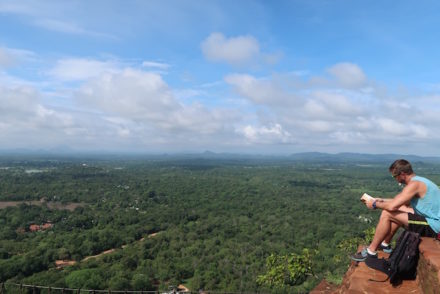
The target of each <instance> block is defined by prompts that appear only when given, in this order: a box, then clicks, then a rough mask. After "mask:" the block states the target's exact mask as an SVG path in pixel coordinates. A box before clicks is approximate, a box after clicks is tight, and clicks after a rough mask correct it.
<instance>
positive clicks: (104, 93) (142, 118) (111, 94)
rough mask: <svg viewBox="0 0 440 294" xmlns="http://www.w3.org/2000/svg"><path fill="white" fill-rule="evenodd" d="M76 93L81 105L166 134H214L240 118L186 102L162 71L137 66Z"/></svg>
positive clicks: (100, 78) (104, 76) (105, 76)
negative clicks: (167, 82)
mask: <svg viewBox="0 0 440 294" xmlns="http://www.w3.org/2000/svg"><path fill="white" fill-rule="evenodd" d="M76 96H77V99H78V103H80V104H81V105H85V106H87V107H92V108H94V109H96V110H99V111H101V112H103V113H105V114H108V115H112V116H114V117H120V118H123V119H125V120H131V121H134V122H136V123H138V124H145V125H148V126H149V127H152V128H153V129H155V131H156V132H158V133H160V134H161V135H164V136H167V135H171V134H173V135H175V134H179V132H182V133H185V134H186V133H188V132H190V133H191V132H192V133H193V134H194V135H196V134H199V135H200V134H211V133H215V132H217V131H220V130H222V129H223V128H224V126H225V125H228V124H230V123H231V121H233V120H236V119H237V117H238V116H236V115H234V114H233V112H231V113H232V114H228V113H229V112H230V111H226V110H221V109H216V110H212V111H211V110H209V109H208V108H206V107H204V106H203V105H202V104H200V103H193V104H191V105H184V104H183V103H181V101H179V100H177V99H176V97H175V96H174V94H173V91H172V89H170V88H169V86H168V85H167V84H166V83H165V81H164V80H163V79H162V77H161V76H160V75H159V74H157V73H151V72H143V71H139V70H134V69H125V70H122V71H120V72H116V73H106V74H103V75H102V76H100V77H98V78H95V79H90V80H89V81H88V82H87V83H85V84H84V85H83V86H82V87H81V89H80V90H79V91H78V92H77V94H76Z"/></svg>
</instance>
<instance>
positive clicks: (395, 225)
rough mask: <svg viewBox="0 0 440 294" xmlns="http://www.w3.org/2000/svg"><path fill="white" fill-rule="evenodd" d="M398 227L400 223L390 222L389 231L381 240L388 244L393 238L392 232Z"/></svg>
mask: <svg viewBox="0 0 440 294" xmlns="http://www.w3.org/2000/svg"><path fill="white" fill-rule="evenodd" d="M398 228H400V225H398V224H396V223H394V222H391V231H390V233H389V234H388V235H387V236H386V237H385V239H384V240H383V241H384V242H385V243H388V244H390V243H391V240H392V239H393V236H394V234H395V233H396V231H397V229H398Z"/></svg>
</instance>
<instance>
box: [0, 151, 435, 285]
mask: <svg viewBox="0 0 440 294" xmlns="http://www.w3.org/2000/svg"><path fill="white" fill-rule="evenodd" d="M205 155H206V154H205ZM205 155H201V156H189V157H185V156H156V157H154V156H150V157H146V156H145V157H86V156H84V157H81V158H80V157H60V156H58V157H49V156H45V157H31V156H3V157H1V158H0V283H2V282H6V283H23V284H31V285H47V286H51V287H62V288H81V289H112V290H158V291H162V290H164V289H167V288H168V286H170V285H180V284H181V285H184V286H186V287H187V288H189V289H190V290H191V291H193V292H197V291H199V290H200V289H204V290H209V291H219V292H307V291H309V290H310V289H312V288H313V287H314V286H315V285H316V284H317V283H319V282H320V281H321V280H322V279H324V278H325V279H327V280H329V281H331V282H334V283H338V282H340V281H341V278H342V276H343V274H344V273H345V271H346V270H347V268H348V265H349V262H350V261H349V258H348V255H349V253H352V252H353V251H354V250H356V248H357V246H358V244H360V243H362V242H365V241H368V240H366V239H368V238H369V237H370V236H371V232H372V228H374V224H375V223H376V220H377V218H378V216H379V212H377V211H370V210H368V209H366V208H365V206H364V205H362V204H361V203H360V201H359V198H360V196H361V195H362V193H364V192H367V193H369V194H371V195H377V196H383V197H391V196H394V195H395V194H396V193H397V192H398V191H399V187H398V185H397V184H396V183H395V182H394V181H393V179H392V177H390V176H389V174H388V172H387V168H388V166H389V164H390V163H391V158H392V159H393V160H394V159H397V158H398V157H392V156H390V158H379V157H378V158H373V159H372V158H367V159H365V158H363V157H362V156H359V157H356V156H354V157H350V158H349V159H347V158H345V157H338V159H337V160H335V158H333V157H332V158H331V160H328V158H326V157H322V158H321V157H319V158H318V159H314V160H309V159H302V158H301V157H288V156H287V157H279V158H278V157H239V156H231V157H221V156H220V157H215V156H212V157H210V156H205ZM413 165H414V167H415V168H416V173H418V174H420V175H423V176H428V177H430V178H432V179H433V180H434V181H436V182H437V183H439V182H440V164H438V163H433V162H428V161H423V160H419V161H416V162H413Z"/></svg>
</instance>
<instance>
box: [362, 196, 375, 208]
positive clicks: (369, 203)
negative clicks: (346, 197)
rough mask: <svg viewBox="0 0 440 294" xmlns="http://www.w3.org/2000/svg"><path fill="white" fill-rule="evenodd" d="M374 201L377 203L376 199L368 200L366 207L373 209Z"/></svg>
mask: <svg viewBox="0 0 440 294" xmlns="http://www.w3.org/2000/svg"><path fill="white" fill-rule="evenodd" d="M374 201H376V199H375V198H371V199H367V200H366V201H365V205H366V206H367V207H368V208H369V209H373V203H374Z"/></svg>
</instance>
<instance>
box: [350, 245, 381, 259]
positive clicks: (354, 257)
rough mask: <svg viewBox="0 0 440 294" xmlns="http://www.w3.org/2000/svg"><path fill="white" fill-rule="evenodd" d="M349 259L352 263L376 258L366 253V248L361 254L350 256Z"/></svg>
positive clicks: (374, 255) (375, 255)
mask: <svg viewBox="0 0 440 294" xmlns="http://www.w3.org/2000/svg"><path fill="white" fill-rule="evenodd" d="M350 258H351V259H352V260H354V261H365V259H367V258H377V254H370V253H368V250H367V247H365V248H364V249H362V251H361V252H358V253H356V254H353V255H351V256H350Z"/></svg>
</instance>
